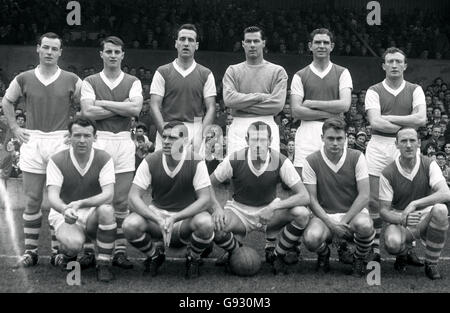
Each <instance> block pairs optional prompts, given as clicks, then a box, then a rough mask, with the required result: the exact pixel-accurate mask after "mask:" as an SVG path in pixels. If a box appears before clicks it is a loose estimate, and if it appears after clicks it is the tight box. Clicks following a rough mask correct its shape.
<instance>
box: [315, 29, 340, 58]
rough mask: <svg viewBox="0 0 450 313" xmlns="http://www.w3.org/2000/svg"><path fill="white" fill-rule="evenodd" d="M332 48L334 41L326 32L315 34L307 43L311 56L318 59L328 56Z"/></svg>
mask: <svg viewBox="0 0 450 313" xmlns="http://www.w3.org/2000/svg"><path fill="white" fill-rule="evenodd" d="M333 48H334V43H332V42H331V38H330V36H328V35H326V34H317V35H315V36H314V38H313V40H312V42H310V43H309V50H311V52H312V54H313V57H314V58H318V59H324V58H329V57H330V53H331V51H333Z"/></svg>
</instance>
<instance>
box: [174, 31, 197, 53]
mask: <svg viewBox="0 0 450 313" xmlns="http://www.w3.org/2000/svg"><path fill="white" fill-rule="evenodd" d="M175 48H176V49H177V51H178V57H179V58H193V57H194V53H195V50H197V49H198V42H197V34H196V33H195V31H193V30H190V29H182V30H180V31H179V32H178V38H177V40H175Z"/></svg>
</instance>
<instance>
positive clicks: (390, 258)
mask: <svg viewBox="0 0 450 313" xmlns="http://www.w3.org/2000/svg"><path fill="white" fill-rule="evenodd" d="M18 258H19V257H18V256H15V255H6V254H0V259H18ZM39 259H44V260H50V256H49V255H42V256H41V255H40V256H39ZM128 259H130V260H133V261H144V260H145V258H130V257H129V258H128ZM166 260H168V261H175V262H178V261H186V259H185V258H177V257H166ZM203 260H204V261H205V262H206V263H213V262H215V261H216V260H217V259H216V258H206V259H203ZM316 260H317V259H316V258H302V259H300V262H301V261H316ZM381 260H382V261H395V258H394V257H388V258H382V259H381ZM439 260H440V261H450V257H449V256H443V257H441V258H439ZM330 261H335V262H337V261H339V259H338V258H330Z"/></svg>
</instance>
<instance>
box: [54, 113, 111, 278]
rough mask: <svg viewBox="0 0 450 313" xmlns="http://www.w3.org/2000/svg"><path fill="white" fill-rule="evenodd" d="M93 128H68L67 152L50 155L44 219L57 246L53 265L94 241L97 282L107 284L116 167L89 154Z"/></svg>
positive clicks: (84, 123) (80, 123)
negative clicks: (51, 228) (87, 239)
mask: <svg viewBox="0 0 450 313" xmlns="http://www.w3.org/2000/svg"><path fill="white" fill-rule="evenodd" d="M96 131H97V128H96V125H95V124H94V123H93V122H91V121H90V120H87V119H81V118H79V119H75V120H74V121H72V122H71V123H70V124H69V138H70V147H69V149H65V150H63V151H61V152H59V153H56V154H54V155H53V156H52V157H51V158H50V160H49V163H48V166H47V186H48V199H49V202H50V205H51V206H52V209H51V210H50V213H49V216H48V219H49V224H50V225H51V226H53V227H54V229H55V233H56V238H57V239H58V241H59V242H60V248H59V250H60V251H59V254H58V255H57V256H56V258H55V263H56V264H58V265H60V266H63V267H64V266H65V265H66V264H67V262H69V261H72V260H76V257H77V254H78V252H80V251H81V250H82V247H83V244H84V242H85V241H86V237H90V238H91V239H96V243H97V279H98V280H99V281H103V282H109V281H110V280H111V279H113V274H112V272H111V255H112V252H113V249H114V240H115V239H116V227H117V225H116V220H115V217H114V209H113V207H112V206H111V202H112V199H113V196H114V183H115V177H114V165H113V162H112V159H111V156H110V155H109V154H108V153H106V152H105V151H103V150H99V149H94V148H92V144H93V142H94V141H95V138H96Z"/></svg>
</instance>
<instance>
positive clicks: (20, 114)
mask: <svg viewBox="0 0 450 313" xmlns="http://www.w3.org/2000/svg"><path fill="white" fill-rule="evenodd" d="M19 117H23V120H24V121H26V120H27V117H26V116H25V114H23V113H19V114H17V115H16V120H17V119H18V118H19Z"/></svg>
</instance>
